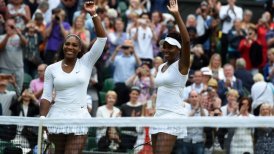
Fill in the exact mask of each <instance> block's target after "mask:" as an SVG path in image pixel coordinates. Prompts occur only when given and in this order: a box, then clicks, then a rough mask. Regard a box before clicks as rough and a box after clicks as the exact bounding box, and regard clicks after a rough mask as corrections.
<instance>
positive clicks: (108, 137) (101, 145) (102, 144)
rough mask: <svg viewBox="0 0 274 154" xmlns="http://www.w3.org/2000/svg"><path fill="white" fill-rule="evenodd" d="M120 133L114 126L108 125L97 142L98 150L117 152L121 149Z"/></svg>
mask: <svg viewBox="0 0 274 154" xmlns="http://www.w3.org/2000/svg"><path fill="white" fill-rule="evenodd" d="M120 144H121V139H120V133H119V131H118V129H117V128H115V127H108V128H107V129H106V131H105V135H104V136H102V137H101V138H100V140H99V142H98V151H102V152H119V151H121V150H120V148H121V145H120Z"/></svg>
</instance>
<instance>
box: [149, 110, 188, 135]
mask: <svg viewBox="0 0 274 154" xmlns="http://www.w3.org/2000/svg"><path fill="white" fill-rule="evenodd" d="M154 117H157V118H181V117H185V115H184V114H178V113H175V112H171V111H168V110H156V113H155V115H154ZM157 133H166V134H170V135H174V136H177V138H184V137H185V136H187V128H186V127H180V126H179V127H178V126H168V125H166V126H159V127H151V128H150V134H157Z"/></svg>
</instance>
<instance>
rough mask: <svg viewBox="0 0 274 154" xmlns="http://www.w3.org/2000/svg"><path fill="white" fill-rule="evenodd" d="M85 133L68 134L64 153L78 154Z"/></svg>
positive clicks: (85, 137)
mask: <svg viewBox="0 0 274 154" xmlns="http://www.w3.org/2000/svg"><path fill="white" fill-rule="evenodd" d="M86 140H87V135H74V134H70V135H68V137H67V141H66V147H65V154H80V153H82V150H83V149H84V146H85V143H86Z"/></svg>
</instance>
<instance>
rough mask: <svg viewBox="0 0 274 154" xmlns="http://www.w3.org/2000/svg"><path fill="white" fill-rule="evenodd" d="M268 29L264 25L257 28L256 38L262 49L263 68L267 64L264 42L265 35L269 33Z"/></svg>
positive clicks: (265, 44) (265, 42)
mask: <svg viewBox="0 0 274 154" xmlns="http://www.w3.org/2000/svg"><path fill="white" fill-rule="evenodd" d="M269 30H270V29H269V27H267V26H265V25H259V26H258V28H257V37H258V40H259V41H260V42H261V44H262V47H263V62H262V64H261V67H264V66H265V65H266V63H267V40H266V33H267V32H268V31H269Z"/></svg>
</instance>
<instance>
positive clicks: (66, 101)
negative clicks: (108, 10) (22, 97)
mask: <svg viewBox="0 0 274 154" xmlns="http://www.w3.org/2000/svg"><path fill="white" fill-rule="evenodd" d="M106 40H107V38H97V40H96V41H95V43H94V45H93V46H92V48H91V50H90V51H89V52H87V53H86V54H84V55H83V57H81V58H80V59H77V61H76V64H75V66H74V68H73V70H72V71H71V72H70V73H66V72H64V71H63V69H62V65H61V64H62V62H61V61H59V62H57V63H54V64H52V65H50V66H48V67H47V69H46V71H45V83H44V91H43V95H42V99H46V100H48V101H50V102H51V101H52V92H53V90H54V91H55V94H56V97H55V103H54V104H53V105H52V106H51V108H50V110H49V112H48V114H47V118H58V119H59V118H63V119H85V118H91V116H90V114H89V112H88V110H87V101H86V95H87V87H88V84H89V79H90V74H91V71H92V67H93V65H94V64H95V62H96V61H97V60H98V58H99V57H100V56H101V54H102V52H103V49H104V46H105V43H106ZM48 131H49V133H51V134H59V133H64V134H70V133H74V134H75V135H83V134H87V131H88V128H87V127H81V126H62V127H48Z"/></svg>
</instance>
